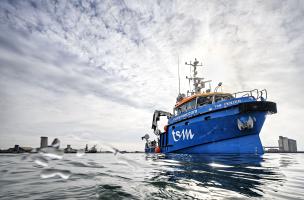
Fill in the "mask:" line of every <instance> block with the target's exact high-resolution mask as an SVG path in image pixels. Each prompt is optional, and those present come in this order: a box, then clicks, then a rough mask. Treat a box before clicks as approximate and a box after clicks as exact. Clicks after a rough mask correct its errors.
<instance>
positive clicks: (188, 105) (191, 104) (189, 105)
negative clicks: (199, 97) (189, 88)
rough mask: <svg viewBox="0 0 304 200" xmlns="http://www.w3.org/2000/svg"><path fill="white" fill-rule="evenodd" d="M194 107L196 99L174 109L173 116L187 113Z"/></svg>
mask: <svg viewBox="0 0 304 200" xmlns="http://www.w3.org/2000/svg"><path fill="white" fill-rule="evenodd" d="M195 107H196V99H193V100H191V101H189V102H187V103H184V104H183V105H181V106H179V107H177V108H175V109H174V111H175V112H174V113H175V115H179V114H181V113H183V112H187V111H188V110H192V109H194V108H195Z"/></svg>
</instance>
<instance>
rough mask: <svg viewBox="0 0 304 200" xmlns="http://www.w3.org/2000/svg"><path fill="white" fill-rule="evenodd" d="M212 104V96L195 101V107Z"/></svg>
mask: <svg viewBox="0 0 304 200" xmlns="http://www.w3.org/2000/svg"><path fill="white" fill-rule="evenodd" d="M211 103H212V96H202V97H198V99H197V106H198V107H200V106H203V105H207V104H211Z"/></svg>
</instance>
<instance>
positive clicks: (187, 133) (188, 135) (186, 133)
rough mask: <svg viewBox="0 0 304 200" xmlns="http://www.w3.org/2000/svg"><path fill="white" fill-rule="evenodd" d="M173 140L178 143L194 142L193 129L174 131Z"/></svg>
mask: <svg viewBox="0 0 304 200" xmlns="http://www.w3.org/2000/svg"><path fill="white" fill-rule="evenodd" d="M172 136H173V140H174V141H175V142H178V141H179V140H180V139H182V140H192V139H193V137H194V133H192V131H191V129H189V130H187V129H185V130H184V129H183V130H182V131H174V130H172Z"/></svg>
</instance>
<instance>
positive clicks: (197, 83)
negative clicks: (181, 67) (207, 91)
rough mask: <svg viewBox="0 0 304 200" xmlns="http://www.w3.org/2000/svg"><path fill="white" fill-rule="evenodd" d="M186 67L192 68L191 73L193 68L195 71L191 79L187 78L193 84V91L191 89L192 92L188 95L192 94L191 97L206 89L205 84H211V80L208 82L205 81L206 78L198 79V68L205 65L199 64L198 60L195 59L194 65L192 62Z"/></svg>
mask: <svg viewBox="0 0 304 200" xmlns="http://www.w3.org/2000/svg"><path fill="white" fill-rule="evenodd" d="M185 65H189V66H190V71H191V68H192V67H193V70H192V72H193V73H192V74H190V75H191V77H187V76H186V79H188V80H189V82H190V81H192V82H193V90H191V89H190V91H188V93H190V95H193V94H198V93H200V92H201V90H202V89H203V88H205V83H207V82H211V80H208V81H204V78H200V77H197V67H200V66H203V64H202V63H201V64H199V61H198V60H196V58H195V59H194V62H193V63H192V62H191V61H190V63H187V62H186V63H185ZM188 95H189V94H188Z"/></svg>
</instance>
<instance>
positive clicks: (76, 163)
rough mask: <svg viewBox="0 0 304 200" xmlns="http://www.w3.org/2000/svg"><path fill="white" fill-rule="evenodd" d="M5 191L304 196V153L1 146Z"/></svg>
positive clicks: (0, 194) (47, 195)
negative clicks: (15, 150) (17, 149)
mask: <svg viewBox="0 0 304 200" xmlns="http://www.w3.org/2000/svg"><path fill="white" fill-rule="evenodd" d="M0 199H304V154H278V153H272V154H264V155H262V156H257V155H180V154H169V155H161V154H159V155H156V154H144V153H125V154H122V153H119V152H115V153H96V154H85V153H83V152H82V153H78V154H63V153H62V154H56V153H48V154H47V153H41V152H40V153H35V154H0Z"/></svg>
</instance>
